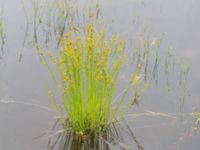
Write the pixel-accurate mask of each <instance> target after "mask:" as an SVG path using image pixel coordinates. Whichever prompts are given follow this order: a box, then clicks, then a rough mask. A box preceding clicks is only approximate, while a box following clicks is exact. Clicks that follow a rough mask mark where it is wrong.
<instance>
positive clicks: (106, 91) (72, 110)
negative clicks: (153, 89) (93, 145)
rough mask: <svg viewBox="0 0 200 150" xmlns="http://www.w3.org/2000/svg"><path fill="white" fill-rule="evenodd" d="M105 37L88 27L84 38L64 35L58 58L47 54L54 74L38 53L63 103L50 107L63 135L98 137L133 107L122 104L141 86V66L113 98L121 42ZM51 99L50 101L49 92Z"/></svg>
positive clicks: (118, 70)
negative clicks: (57, 116)
mask: <svg viewBox="0 0 200 150" xmlns="http://www.w3.org/2000/svg"><path fill="white" fill-rule="evenodd" d="M104 33H105V32H104V29H102V30H100V31H98V32H96V31H95V28H94V26H93V25H92V24H89V25H87V26H86V27H85V28H84V33H83V37H79V36H77V35H76V36H75V35H73V34H72V33H68V34H66V35H65V37H64V38H63V40H62V43H61V49H60V54H59V56H58V57H55V56H53V55H52V54H49V56H50V59H51V62H53V64H54V65H55V70H53V69H52V68H51V67H50V65H48V61H47V58H45V55H44V53H43V51H40V52H41V53H40V54H41V57H42V58H43V62H44V64H45V65H46V66H47V68H48V70H49V73H50V75H51V77H52V79H53V81H54V82H55V84H56V88H57V90H58V92H59V95H60V98H61V100H62V102H61V103H58V102H54V101H51V104H52V107H53V108H55V110H56V111H57V114H58V115H59V118H60V119H59V121H60V122H61V124H62V126H63V129H64V130H65V132H70V133H75V135H80V136H84V135H98V134H99V133H102V132H104V131H106V130H107V128H108V127H109V125H110V124H112V123H113V122H115V121H116V119H117V117H119V116H123V115H124V114H125V112H126V110H127V109H128V108H130V106H131V105H132V104H133V100H130V101H125V97H126V95H127V94H128V93H129V91H130V90H131V89H132V88H133V87H137V88H138V87H139V86H140V78H139V76H138V74H139V70H140V65H138V67H136V68H135V70H134V72H133V74H132V76H131V77H130V81H129V83H128V85H127V86H126V88H125V89H124V90H123V91H122V92H121V93H120V94H119V95H118V96H116V89H117V83H116V81H117V78H118V74H119V72H120V70H121V68H122V64H123V54H124V42H123V41H122V40H121V39H120V38H119V36H117V35H114V36H112V38H111V40H109V41H108V40H106V38H105V36H104ZM74 36H75V38H73V37H74ZM50 95H51V97H52V98H53V94H52V92H51V91H50ZM115 96H116V97H115ZM114 97H115V98H114ZM63 112H65V113H63ZM65 114H66V115H65Z"/></svg>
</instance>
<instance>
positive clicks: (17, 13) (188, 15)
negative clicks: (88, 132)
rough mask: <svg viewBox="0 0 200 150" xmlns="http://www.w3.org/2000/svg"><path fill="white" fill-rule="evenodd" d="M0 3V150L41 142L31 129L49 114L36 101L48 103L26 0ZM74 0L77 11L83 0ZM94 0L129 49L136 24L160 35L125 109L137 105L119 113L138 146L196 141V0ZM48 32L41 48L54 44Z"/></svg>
mask: <svg viewBox="0 0 200 150" xmlns="http://www.w3.org/2000/svg"><path fill="white" fill-rule="evenodd" d="M41 1H42V0H41ZM79 3H80V2H79ZM0 6H1V10H2V13H1V14H2V17H3V23H4V29H5V30H4V31H5V35H6V38H5V44H4V48H3V52H2V53H1V59H0V100H1V103H0V150H12V149H15V150H45V149H47V141H48V139H47V138H46V137H42V138H36V137H38V136H39V135H41V134H42V133H44V132H45V131H47V130H48V129H50V128H51V126H52V124H53V123H54V114H53V113H52V112H51V111H48V110H46V109H44V108H41V107H38V106H36V105H39V106H44V107H45V106H46V107H48V104H49V101H48V94H47V86H48V84H49V83H51V80H50V78H49V75H48V73H47V71H46V70H45V69H44V66H43V65H42V64H41V62H40V59H39V57H38V53H37V51H36V50H35V48H34V46H33V43H34V40H35V39H34V24H33V22H32V20H31V16H33V14H34V13H33V9H32V6H33V1H31V0H30V1H29V0H27V1H24V2H23V1H21V0H0ZM81 6H82V7H81ZM81 6H80V7H79V8H78V9H79V13H80V12H81V11H84V10H83V9H82V8H84V6H85V5H84V2H82V4H81ZM24 7H25V9H26V11H24ZM100 7H101V9H100V18H101V19H102V20H104V24H105V26H106V28H107V29H108V31H109V32H108V34H111V33H116V32H119V33H120V35H121V36H122V38H123V39H125V41H126V43H127V49H129V50H130V51H133V50H134V49H135V48H136V47H137V44H138V43H137V42H135V41H137V36H138V33H141V32H142V31H144V30H145V33H144V34H145V36H146V37H148V38H149V39H151V38H155V37H156V38H160V37H163V40H162V42H161V47H160V53H159V65H158V66H157V70H156V71H155V70H154V58H153V57H155V56H153V55H152V56H150V58H149V62H148V63H149V64H148V71H147V72H148V73H147V76H148V78H150V79H149V80H151V85H150V87H149V88H148V89H147V90H146V91H145V92H144V94H143V95H142V96H141V97H140V98H139V104H138V105H135V106H133V108H132V110H130V112H129V114H132V113H135V114H136V113H137V114H138V113H143V115H141V116H139V117H136V118H129V119H128V121H127V122H128V123H129V126H130V128H131V129H132V131H133V133H134V136H135V138H136V139H137V140H136V141H137V142H139V144H141V145H142V147H143V148H144V149H146V150H189V149H191V150H198V149H200V143H199V140H200V134H199V130H198V129H197V128H196V125H195V121H194V118H193V117H192V116H191V115H190V113H191V112H194V111H198V110H199V109H200V92H199V89H200V71H199V67H198V66H199V63H200V59H199V57H200V45H199V40H200V30H199V27H200V17H199V14H200V1H198V0H190V1H188V0H168V1H163V0H102V1H100ZM25 12H26V14H28V15H30V16H28V18H29V19H30V20H29V19H28V20H27V18H26V15H25ZM42 16H45V15H44V14H42ZM81 18H82V16H81V15H80V16H79V20H78V22H79V23H80V24H81V23H82V22H83V20H82V19H81ZM27 24H28V26H29V27H28V29H27ZM38 28H39V27H38ZM44 31H45V30H43V29H38V37H37V41H38V43H39V44H43V45H45V44H44V43H45V42H44V41H45V40H44V35H45V34H43V33H44ZM54 38H55V37H54ZM54 38H53V37H52V39H51V40H50V42H49V43H48V46H47V47H48V49H56V44H55V42H53V41H55V39H54ZM169 53H170V54H169ZM151 58H152V59H151ZM167 61H169V62H167ZM134 62H135V59H134V60H133V63H134ZM130 65H131V64H130ZM167 66H169V68H168V67H167ZM167 69H168V71H167ZM154 73H155V74H154ZM126 74H128V69H125V71H124V73H122V75H121V76H122V77H121V78H123V79H124V80H126ZM152 74H154V75H152ZM31 104H35V105H31ZM145 114H148V115H145ZM124 138H125V140H124V143H125V145H127V149H131V150H132V149H135V150H137V149H138V145H137V144H138V143H137V142H136V141H134V140H133V139H131V138H130V137H129V136H128V135H125V137H124ZM113 149H117V148H115V147H114V148H113Z"/></svg>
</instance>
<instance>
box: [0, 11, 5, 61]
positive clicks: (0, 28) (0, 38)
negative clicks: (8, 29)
mask: <svg viewBox="0 0 200 150" xmlns="http://www.w3.org/2000/svg"><path fill="white" fill-rule="evenodd" d="M5 43H6V34H5V31H4V22H3V13H2V12H1V13H0V45H1V47H0V49H1V53H3V51H4V46H5ZM0 58H1V55H0Z"/></svg>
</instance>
